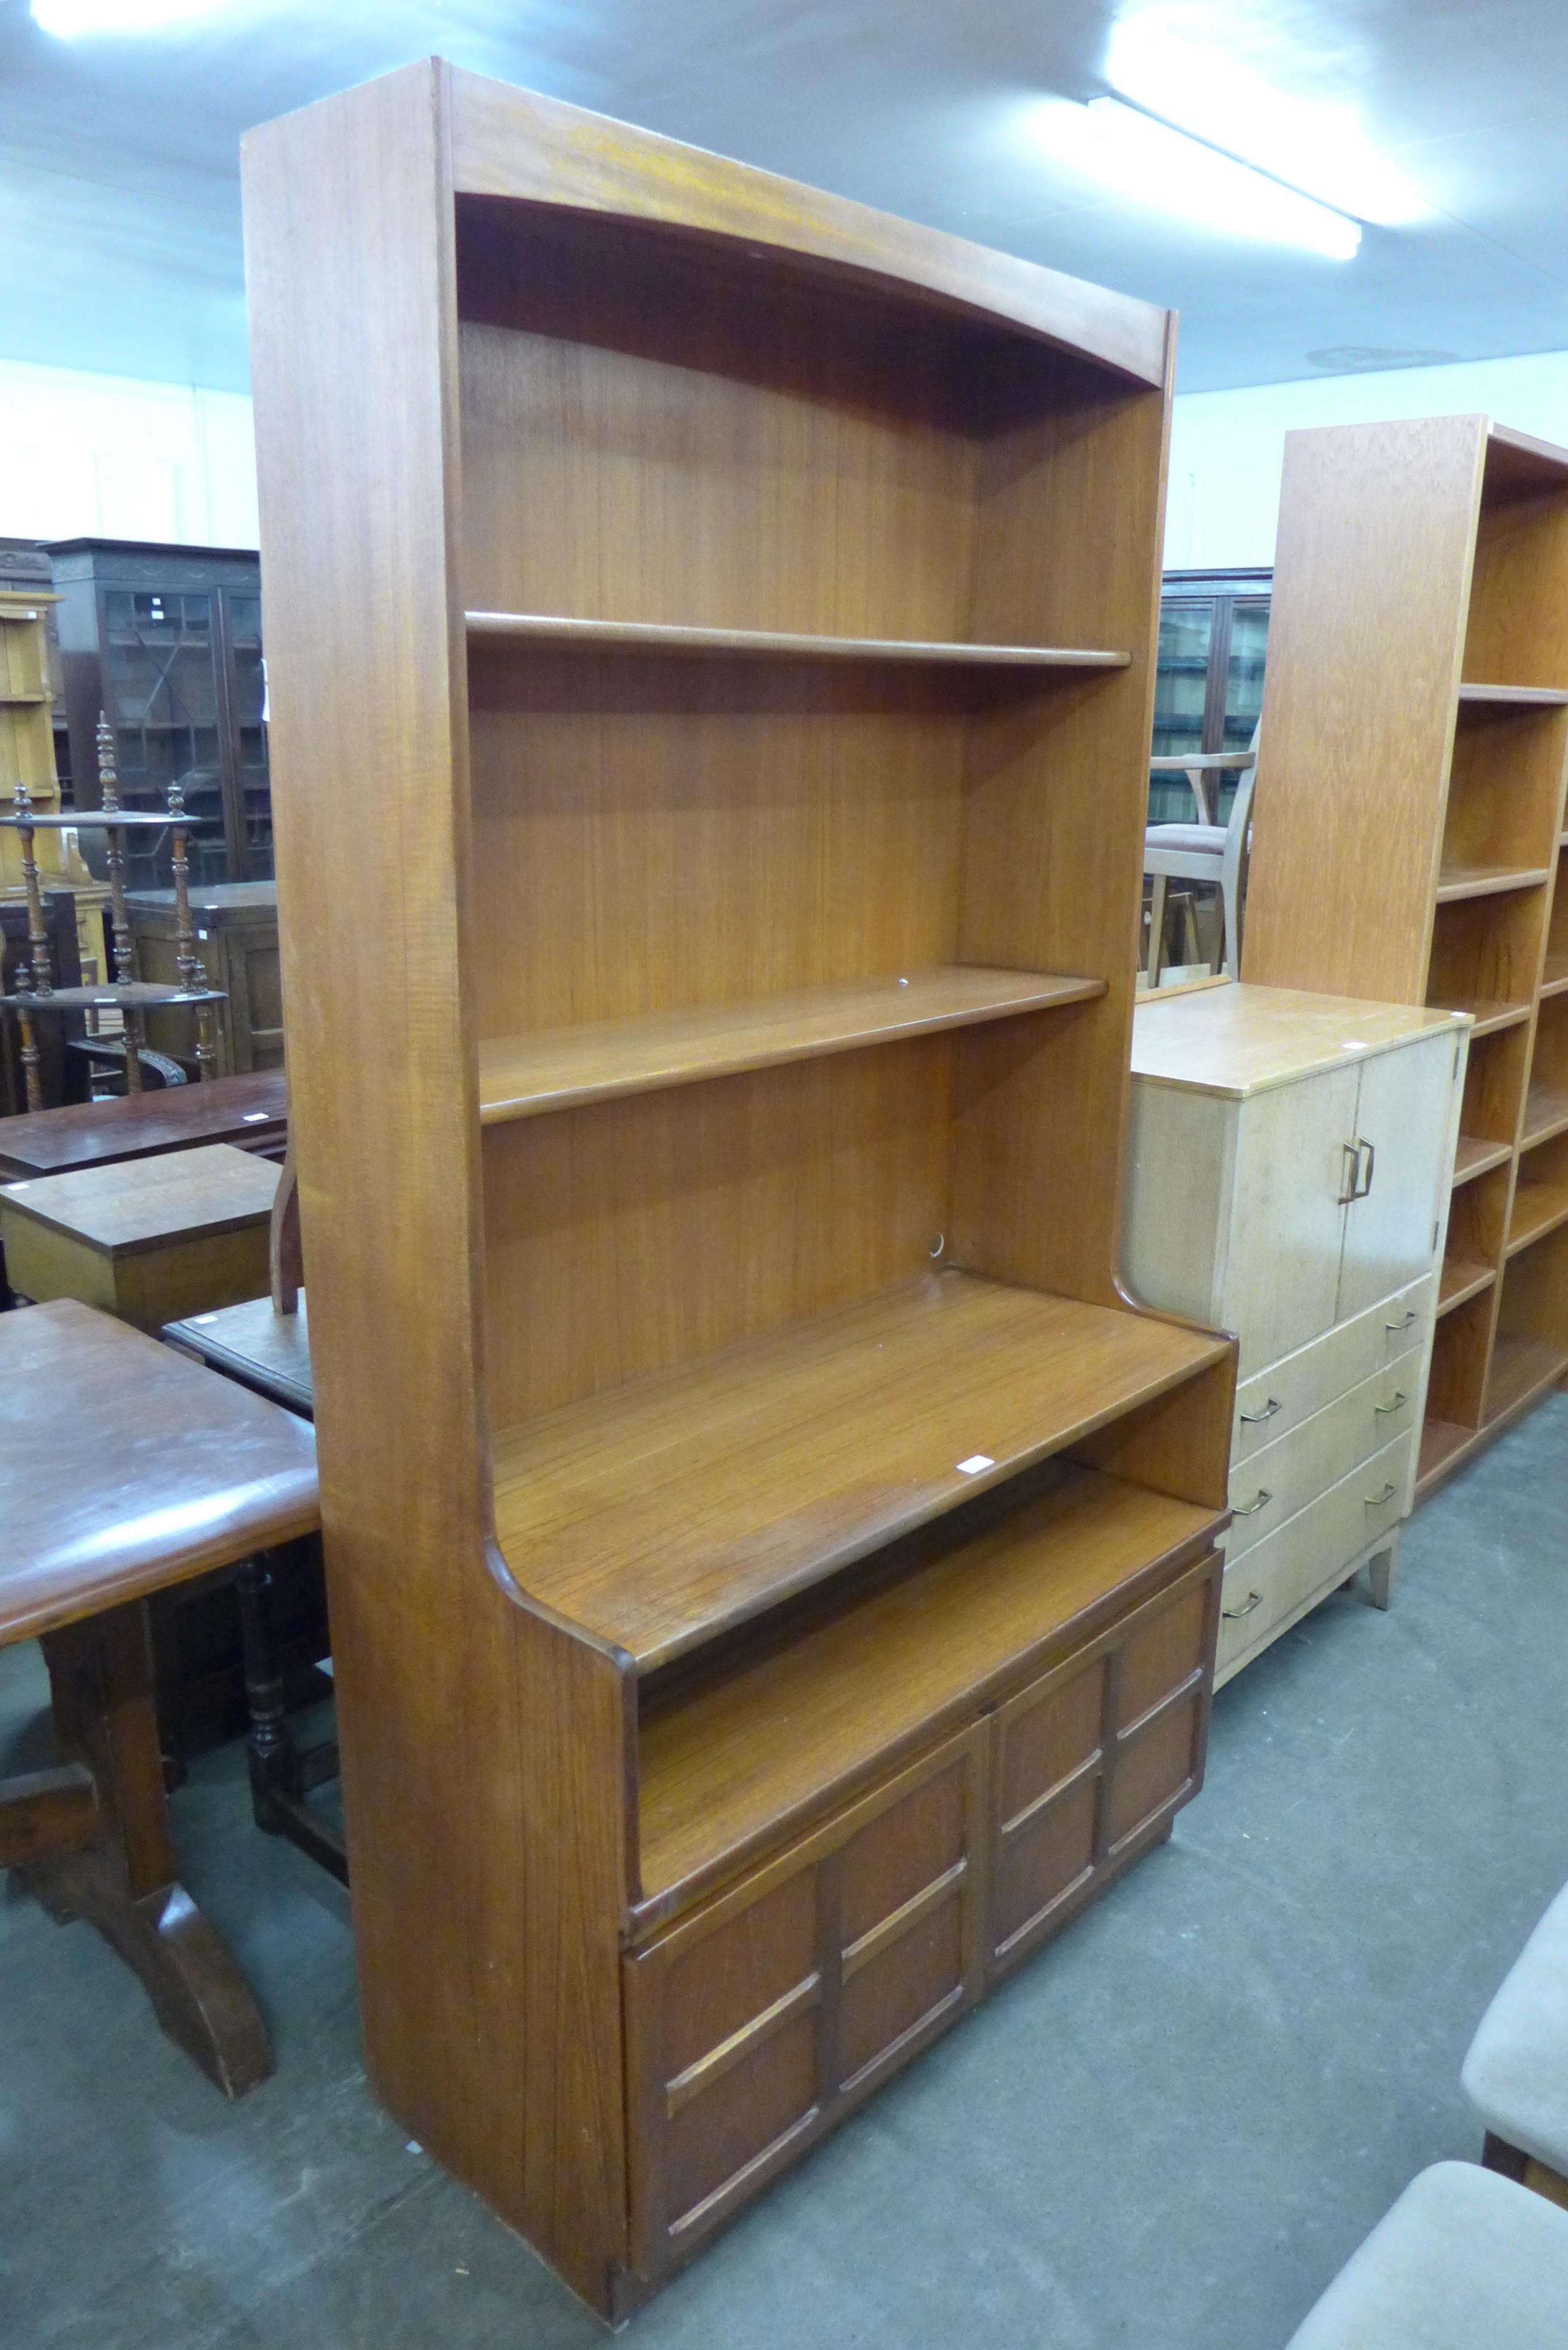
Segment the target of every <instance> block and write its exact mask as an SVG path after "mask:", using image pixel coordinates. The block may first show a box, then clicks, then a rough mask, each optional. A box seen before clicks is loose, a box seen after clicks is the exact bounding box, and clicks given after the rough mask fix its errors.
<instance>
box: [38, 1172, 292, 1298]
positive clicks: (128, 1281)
mask: <svg viewBox="0 0 1568 2350" xmlns="http://www.w3.org/2000/svg"><path fill="white" fill-rule="evenodd" d="M278 1171H279V1170H278V1169H277V1168H276V1167H275V1166H274V1165H273V1163H272V1161H271V1160H270V1159H258V1158H256V1157H254V1154H253V1153H252V1152H250V1151H248V1150H236V1149H234V1145H233V1144H232V1143H226V1142H220V1143H214V1144H213V1145H211V1146H210V1147H208V1148H206V1149H200V1150H181V1151H171V1152H168V1153H167V1154H165V1155H164V1156H161V1157H159V1158H154V1159H128V1160H125V1161H123V1162H120V1163H119V1164H117V1165H115V1166H112V1167H87V1168H83V1169H81V1170H79V1171H78V1172H77V1173H75V1174H71V1175H47V1176H40V1177H38V1178H37V1179H36V1180H32V1181H29V1182H24V1183H11V1184H7V1185H5V1187H4V1188H0V1245H3V1246H4V1248H5V1271H6V1276H7V1278H8V1279H9V1281H10V1283H11V1285H12V1287H13V1288H14V1289H15V1290H16V1291H17V1292H18V1293H19V1295H22V1296H24V1297H29V1298H32V1299H34V1300H35V1301H38V1302H41V1301H43V1300H44V1299H46V1298H50V1297H77V1298H79V1299H80V1300H81V1301H82V1303H83V1304H84V1305H99V1306H102V1307H103V1308H104V1310H105V1311H106V1312H107V1313H110V1314H115V1315H119V1317H120V1318H121V1319H122V1320H123V1321H127V1322H134V1323H136V1324H137V1325H138V1326H140V1328H142V1329H144V1330H149V1331H157V1330H160V1329H161V1327H162V1326H163V1324H164V1323H165V1322H171V1321H174V1320H177V1319H179V1318H180V1317H182V1315H188V1314H199V1313H205V1312H207V1311H208V1310H210V1309H211V1308H212V1307H213V1306H216V1305H235V1304H238V1303H239V1302H240V1301H241V1300H242V1299H244V1298H247V1297H254V1295H255V1294H256V1292H257V1291H258V1290H260V1289H265V1286H266V1282H267V1235H268V1224H269V1222H270V1219H271V1215H272V1203H273V1198H274V1195H275V1192H276V1190H277V1183H278Z"/></svg>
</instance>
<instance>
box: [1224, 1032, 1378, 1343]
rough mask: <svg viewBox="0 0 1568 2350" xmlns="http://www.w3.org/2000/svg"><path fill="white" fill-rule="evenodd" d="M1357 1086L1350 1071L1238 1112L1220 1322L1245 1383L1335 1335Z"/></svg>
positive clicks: (1329, 1073)
mask: <svg viewBox="0 0 1568 2350" xmlns="http://www.w3.org/2000/svg"><path fill="white" fill-rule="evenodd" d="M1356 1077H1357V1071H1356V1068H1355V1065H1354V1063H1352V1064H1348V1065H1347V1066H1345V1067H1344V1068H1341V1069H1329V1070H1326V1071H1324V1073H1323V1074H1322V1075H1321V1076H1310V1077H1306V1078H1304V1079H1303V1080H1302V1081H1301V1082H1300V1083H1299V1084H1298V1083H1293V1084H1290V1085H1282V1086H1275V1087H1271V1088H1269V1089H1268V1090H1266V1091H1264V1092H1262V1093H1257V1094H1253V1095H1251V1096H1250V1097H1248V1098H1247V1099H1246V1100H1245V1101H1243V1102H1242V1104H1241V1118H1240V1122H1239V1127H1238V1132H1237V1141H1236V1175H1235V1205H1234V1209H1233V1212H1232V1220H1231V1231H1230V1256H1229V1262H1228V1263H1227V1266H1226V1274H1225V1279H1224V1282H1223V1284H1222V1290H1221V1313H1220V1321H1221V1323H1222V1325H1223V1326H1224V1327H1225V1328H1227V1329H1231V1330H1237V1331H1240V1333H1241V1377H1242V1378H1248V1377H1249V1376H1250V1375H1251V1373H1252V1372H1253V1371H1257V1370H1261V1369H1262V1367H1263V1366H1264V1364H1265V1363H1273V1362H1277V1361H1278V1360H1279V1358H1280V1357H1281V1356H1282V1355H1289V1354H1292V1353H1293V1351H1294V1350H1295V1348H1296V1347H1304V1346H1305V1345H1306V1343H1307V1341H1308V1339H1309V1338H1315V1337H1317V1336H1319V1334H1320V1333H1321V1332H1323V1331H1324V1330H1327V1329H1328V1328H1330V1327H1331V1326H1332V1325H1333V1322H1334V1311H1335V1301H1336V1299H1337V1297H1338V1294H1339V1260H1340V1251H1341V1247H1342V1245H1343V1242H1344V1237H1345V1207H1344V1204H1343V1201H1342V1198H1341V1194H1342V1192H1343V1191H1345V1188H1346V1187H1345V1180H1344V1170H1345V1143H1346V1142H1347V1141H1349V1140H1351V1139H1353V1138H1354V1136H1355V1100H1356Z"/></svg>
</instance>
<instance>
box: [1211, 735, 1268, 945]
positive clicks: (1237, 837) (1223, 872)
mask: <svg viewBox="0 0 1568 2350" xmlns="http://www.w3.org/2000/svg"><path fill="white" fill-rule="evenodd" d="M1258 733H1259V728H1258V727H1257V726H1254V727H1253V729H1252V740H1251V743H1249V745H1248V748H1249V749H1250V750H1251V754H1252V759H1251V765H1250V766H1246V767H1243V768H1242V770H1241V774H1240V775H1238V776H1237V778H1236V796H1235V798H1234V799H1233V800H1232V801H1231V814H1230V816H1229V817H1228V818H1227V820H1226V825H1225V849H1224V854H1223V856H1222V857H1221V858H1220V886H1221V888H1222V889H1223V890H1224V893H1225V897H1226V899H1227V901H1228V903H1229V904H1230V905H1231V906H1233V907H1234V908H1235V910H1236V928H1237V932H1238V935H1237V937H1236V939H1235V940H1234V941H1232V951H1233V954H1234V957H1235V962H1236V970H1235V972H1233V973H1232V974H1231V975H1232V977H1237V976H1239V975H1240V972H1241V937H1240V931H1241V875H1242V873H1243V872H1244V870H1245V869H1246V863H1247V847H1248V834H1249V832H1250V831H1251V823H1252V787H1253V785H1255V784H1256V782H1257V780H1258Z"/></svg>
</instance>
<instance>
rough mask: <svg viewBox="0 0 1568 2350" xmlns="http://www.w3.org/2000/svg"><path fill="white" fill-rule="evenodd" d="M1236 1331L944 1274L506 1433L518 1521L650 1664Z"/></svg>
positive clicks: (1133, 1395)
mask: <svg viewBox="0 0 1568 2350" xmlns="http://www.w3.org/2000/svg"><path fill="white" fill-rule="evenodd" d="M1225 1351H1226V1347H1225V1342H1224V1341H1222V1340H1220V1339H1218V1338H1214V1337H1210V1336H1205V1335H1204V1334H1202V1333H1199V1332H1194V1331H1191V1330H1188V1329H1184V1328H1182V1327H1180V1326H1178V1325H1176V1324H1173V1323H1169V1322H1161V1321H1157V1320H1155V1319H1154V1318H1153V1317H1152V1316H1148V1315H1137V1314H1130V1313H1120V1312H1116V1311H1115V1310H1113V1309H1109V1308H1106V1307H1104V1306H1096V1305H1081V1304H1079V1303H1077V1302H1076V1301H1075V1300H1072V1299H1067V1298H1062V1297H1053V1296H1049V1295H1045V1294H1044V1293H1043V1292H1041V1291H1037V1290H1032V1289H1023V1288H1014V1287H1012V1286H1008V1285H1005V1284H1002V1283H1000V1282H994V1281H986V1280H981V1279H980V1278H978V1277H976V1276H975V1275H973V1274H966V1273H961V1272H951V1273H942V1274H928V1275H926V1276H924V1277H923V1278H922V1279H920V1280H918V1281H915V1282H911V1283H909V1284H906V1285H904V1286H902V1287H900V1288H898V1289H895V1290H891V1291H888V1292H886V1293H884V1294H883V1295H880V1296H877V1297H872V1298H868V1299H862V1300H857V1302H856V1303H854V1304H853V1305H846V1306H843V1307H840V1308H839V1309H837V1310H836V1312H834V1313H831V1314H826V1315H820V1316H817V1317H815V1319H813V1320H811V1321H809V1322H805V1323H797V1324H795V1325H794V1326H791V1327H789V1328H786V1329H784V1330H780V1331H775V1332H774V1333H772V1334H770V1335H769V1336H766V1337H763V1338H760V1339H756V1340H753V1341H749V1342H747V1343H746V1344H744V1345H742V1346H739V1347H727V1348H726V1349H724V1351H723V1352H722V1353H721V1354H718V1355H712V1356H707V1357H702V1358H701V1359H700V1360H698V1361H696V1362H692V1363H688V1364H684V1365H682V1366H680V1367H678V1368H676V1369H674V1370H671V1371H665V1372H659V1373H656V1374H655V1375H654V1376H652V1377H651V1378H644V1379H639V1380H634V1381H632V1382H630V1383H629V1384H628V1385H627V1386H624V1387H620V1388H611V1389H609V1390H608V1391H607V1393H604V1394H602V1395H597V1396H592V1397H589V1398H588V1399H586V1400H585V1401H582V1402H578V1403H572V1404H567V1405H566V1406H564V1407H563V1408H562V1409H560V1410H558V1411H555V1412H550V1413H547V1414H545V1415H544V1416H543V1417H541V1418H540V1419H535V1420H531V1421H527V1422H524V1424H523V1425H522V1426H521V1427H517V1428H514V1429H510V1430H505V1431H504V1432H503V1433H501V1434H499V1435H498V1436H497V1437H496V1439H495V1440H494V1445H493V1473H494V1508H495V1529H496V1534H497V1538H498V1540H499V1542H500V1545H501V1549H502V1552H503V1554H504V1556H505V1558H506V1561H507V1564H508V1565H509V1566H510V1567H511V1570H512V1572H513V1574H514V1575H515V1576H516V1578H517V1580H518V1582H519V1583H520V1584H521V1585H522V1586H524V1588H525V1589H526V1590H528V1591H530V1592H531V1593H533V1594H534V1595H535V1597H537V1598H539V1599H542V1600H544V1601H545V1602H547V1604H548V1605H549V1606H550V1607H553V1608H556V1610H558V1611H559V1613H560V1614H562V1615H563V1616H566V1617H570V1618H572V1619H573V1620H574V1621H576V1622H577V1623H579V1624H581V1625H584V1626H585V1627H587V1628H589V1629H590V1630H592V1631H595V1632H597V1633H598V1634H600V1635H601V1636H602V1637H604V1638H607V1639H609V1640H612V1641H614V1642H615V1643H616V1644H617V1645H618V1647H620V1648H624V1649H626V1650H627V1651H628V1654H629V1655H630V1656H632V1657H633V1658H634V1659H636V1662H637V1664H638V1667H639V1670H641V1671H644V1672H646V1671H649V1670H651V1669H653V1668H655V1667H656V1666H659V1665H662V1664H666V1663H668V1662H669V1661H670V1659H672V1658H675V1657H678V1656H680V1655H681V1654H683V1653H684V1652H685V1651H686V1650H688V1649H691V1648H696V1647H698V1646H699V1645H701V1643H702V1642H704V1641H707V1640H711V1639H712V1638H715V1637H716V1636H717V1635H718V1634H719V1633H721V1632H723V1631H726V1630H728V1629H730V1628H731V1627H732V1626H734V1625H737V1624H741V1623H744V1622H745V1621H746V1620H747V1619H748V1618H750V1617H753V1616H757V1615H760V1614H761V1613H763V1610H764V1609H766V1608H769V1607H775V1606H776V1605H777V1604H778V1603H779V1602H780V1601H781V1600H783V1599H785V1598H787V1597H789V1596H790V1595H791V1594H792V1593H794V1592H797V1591H801V1590H804V1589H805V1588H807V1587H808V1586H810V1585H812V1584H814V1583H817V1582H820V1581H821V1580H822V1579H823V1578H824V1577H825V1576H826V1575H832V1574H834V1573H835V1572H836V1570H837V1569H838V1568H840V1567H843V1566H846V1565H849V1564H850V1563H851V1562H852V1561H854V1560H856V1559H857V1558H861V1557H863V1556H864V1555H866V1554H867V1552H868V1551H871V1550H873V1549H876V1548H877V1547H879V1546H880V1545H881V1544H885V1543H888V1542H890V1541H892V1540H893V1539H895V1537H897V1536H898V1535H900V1534H907V1533H909V1532H910V1531H912V1530H913V1529H914V1528H915V1527H916V1526H919V1525H921V1524H924V1523H926V1522H927V1521H929V1520H930V1519H932V1518H936V1517H938V1516H940V1515H941V1514H942V1513H944V1512H946V1511H948V1510H950V1509H953V1508H955V1507H956V1506H957V1504H958V1503H960V1502H961V1501H964V1500H965V1499H967V1498H968V1497H969V1496H970V1495H971V1494H973V1493H975V1492H980V1491H982V1490H983V1489H984V1488H985V1487H987V1486H988V1485H992V1484H994V1483H997V1482H1001V1481H1002V1480H1003V1479H1004V1478H1007V1477H1009V1476H1011V1475H1012V1474H1014V1473H1015V1472H1016V1471H1018V1470H1021V1469H1023V1468H1026V1467H1028V1466H1029V1465H1030V1463H1031V1462H1033V1461H1040V1460H1044V1458H1045V1457H1046V1456H1047V1455H1048V1454H1050V1453H1053V1452H1059V1451H1064V1449H1065V1448H1066V1447H1067V1446H1068V1445H1069V1444H1072V1443H1074V1442H1075V1441H1076V1440H1078V1439H1080V1438H1081V1437H1083V1436H1085V1435H1086V1434H1088V1433H1089V1431H1090V1430H1093V1429H1096V1428H1099V1427H1103V1426H1104V1425H1105V1424H1106V1422H1107V1421H1109V1420H1113V1419H1119V1418H1121V1417H1122V1416H1123V1414H1125V1413H1127V1412H1128V1411H1131V1410H1132V1409H1134V1408H1135V1407H1136V1406H1137V1405H1138V1404H1140V1403H1143V1402H1145V1401H1147V1400H1148V1399H1151V1398H1152V1397H1154V1396H1157V1395H1159V1394H1161V1393H1163V1392H1164V1391H1165V1390H1166V1389H1167V1388H1170V1387H1173V1386H1176V1385H1177V1384H1179V1382H1180V1381H1182V1380H1184V1379H1186V1378H1189V1377H1190V1376H1191V1375H1192V1374H1193V1373H1194V1372H1195V1371H1198V1370H1200V1369H1202V1368H1204V1367H1207V1366H1208V1365H1210V1364H1211V1363H1215V1362H1218V1361H1220V1359H1221V1358H1222V1357H1223V1356H1224V1354H1225ZM972 1463H978V1464H979V1465H978V1466H970V1465H967V1464H972ZM961 1464H966V1465H961Z"/></svg>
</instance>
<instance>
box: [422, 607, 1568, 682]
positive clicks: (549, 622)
mask: <svg viewBox="0 0 1568 2350" xmlns="http://www.w3.org/2000/svg"><path fill="white" fill-rule="evenodd" d="M466 619H467V622H468V637H469V642H470V643H471V644H490V645H499V644H524V645H528V644H536V645H547V646H549V647H550V648H551V649H552V650H556V651H560V650H566V651H578V652H623V653H688V654H691V653H720V654H734V653H742V654H748V655H755V656H758V657H769V656H771V657H773V658H774V659H779V658H783V659H785V660H859V661H921V662H928V663H944V664H949V665H952V666H957V667H960V668H971V669H1065V670H1085V669H1127V668H1128V667H1129V666H1130V664H1131V660H1132V655H1131V654H1130V653H1128V652H1124V651H1105V650H1096V649H1090V648H1086V647H1075V646H1061V645H970V644H959V643H935V642H931V643H927V642H922V641H919V640H918V639H906V638H901V637H826V636H816V635H812V634H802V633H801V632H799V631H798V630H794V629H698V628H688V627H685V626H683V625H678V624H676V623H674V622H666V621H654V620H576V619H566V618H563V617H560V616H558V615H556V613H553V612H470V613H468V614H467V615H466ZM1559 698H1560V699H1564V700H1568V696H1562V697H1559Z"/></svg>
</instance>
